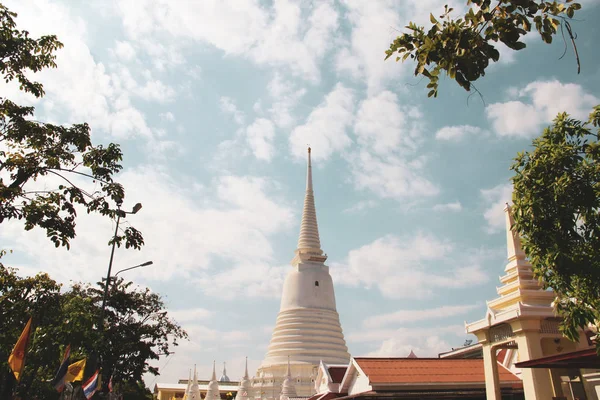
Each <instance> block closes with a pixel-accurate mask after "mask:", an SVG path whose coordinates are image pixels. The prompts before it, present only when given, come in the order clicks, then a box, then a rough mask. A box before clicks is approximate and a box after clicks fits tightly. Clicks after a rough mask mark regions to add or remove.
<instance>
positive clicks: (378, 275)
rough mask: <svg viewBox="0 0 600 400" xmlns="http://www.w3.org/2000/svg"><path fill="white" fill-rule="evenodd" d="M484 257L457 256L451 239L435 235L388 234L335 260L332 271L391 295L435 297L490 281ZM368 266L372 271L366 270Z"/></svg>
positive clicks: (347, 282)
mask: <svg viewBox="0 0 600 400" xmlns="http://www.w3.org/2000/svg"><path fill="white" fill-rule="evenodd" d="M374 254H376V255H377V256H376V257H374V256H373V255H374ZM481 257H482V256H481V255H475V256H469V257H466V259H465V260H461V259H460V258H465V257H464V254H463V255H462V256H458V255H456V250H455V249H454V246H453V245H452V244H451V243H450V242H448V241H445V240H440V239H438V238H436V237H434V236H432V235H427V234H422V233H418V234H417V235H415V236H403V237H400V236H395V235H387V236H384V237H381V238H379V239H377V240H375V241H373V242H371V243H369V244H367V245H364V246H362V247H359V248H358V249H354V250H351V251H350V252H349V253H348V256H347V258H346V260H345V261H343V262H341V263H332V273H333V274H334V280H335V282H339V283H341V284H344V285H350V286H364V287H367V288H370V287H376V288H378V289H379V291H380V292H381V293H382V294H383V295H384V296H386V297H389V298H410V297H412V298H414V297H416V298H423V297H429V296H432V295H433V294H434V293H435V292H436V289H438V288H444V289H449V288H455V289H457V288H465V287H470V286H474V285H478V284H481V283H483V282H486V281H487V279H488V277H487V276H486V275H485V274H484V272H483V270H482V268H481V266H480V262H481V260H480V258H481ZM452 258H454V261H453V262H455V263H456V265H452V266H450V265H445V263H444V260H450V259H452ZM366 265H368V266H369V271H370V272H369V273H368V274H365V273H364V272H365V266H366ZM444 266H445V267H444Z"/></svg>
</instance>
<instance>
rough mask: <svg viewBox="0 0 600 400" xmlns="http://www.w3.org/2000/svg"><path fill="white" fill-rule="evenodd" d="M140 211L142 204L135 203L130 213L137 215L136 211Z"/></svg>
mask: <svg viewBox="0 0 600 400" xmlns="http://www.w3.org/2000/svg"><path fill="white" fill-rule="evenodd" d="M141 209H142V203H137V204H136V205H135V206H133V210H131V212H132V213H133V214H135V213H137V212H138V211H140V210H141Z"/></svg>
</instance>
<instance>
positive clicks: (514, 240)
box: [504, 203, 526, 261]
mask: <svg viewBox="0 0 600 400" xmlns="http://www.w3.org/2000/svg"><path fill="white" fill-rule="evenodd" d="M504 213H505V216H506V250H507V256H508V261H513V260H524V259H525V257H526V256H525V252H524V251H523V248H522V247H521V236H519V233H518V232H517V231H516V230H515V229H514V225H515V220H514V218H513V216H512V207H511V206H509V205H508V203H506V206H505V207H504Z"/></svg>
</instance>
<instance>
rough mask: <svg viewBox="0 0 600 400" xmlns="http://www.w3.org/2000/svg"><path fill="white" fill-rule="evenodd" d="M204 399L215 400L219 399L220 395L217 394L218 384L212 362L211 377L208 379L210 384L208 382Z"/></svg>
mask: <svg viewBox="0 0 600 400" xmlns="http://www.w3.org/2000/svg"><path fill="white" fill-rule="evenodd" d="M204 398H205V399H206V400H215V399H220V398H221V393H220V392H219V382H218V381H217V372H216V369H215V361H213V371H212V377H211V378H210V382H208V390H207V391H206V396H205V397H204Z"/></svg>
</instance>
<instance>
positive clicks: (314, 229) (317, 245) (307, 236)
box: [292, 147, 327, 263]
mask: <svg viewBox="0 0 600 400" xmlns="http://www.w3.org/2000/svg"><path fill="white" fill-rule="evenodd" d="M310 154H311V149H310V147H309V148H308V164H307V170H306V193H305V195H304V208H303V209H302V222H301V223H300V236H299V237H298V249H296V257H295V258H294V261H300V260H302V261H320V262H324V261H325V260H326V259H327V256H326V255H325V254H323V250H322V249H321V239H320V238H319V225H318V224H317V211H316V208H315V194H314V192H313V183H312V164H311V158H310ZM292 263H294V262H292Z"/></svg>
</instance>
